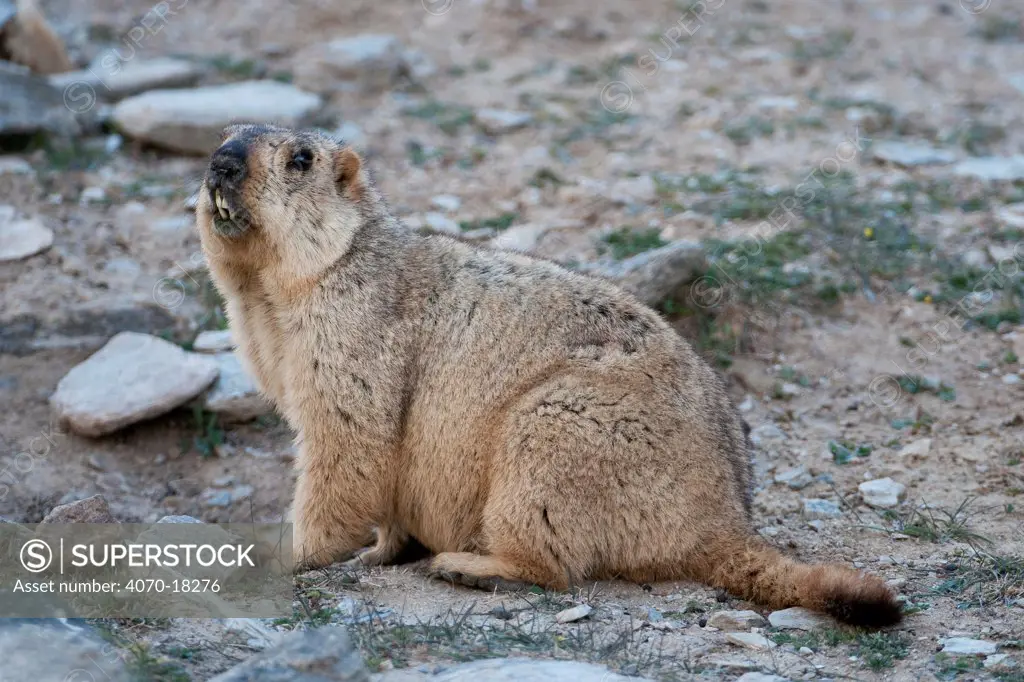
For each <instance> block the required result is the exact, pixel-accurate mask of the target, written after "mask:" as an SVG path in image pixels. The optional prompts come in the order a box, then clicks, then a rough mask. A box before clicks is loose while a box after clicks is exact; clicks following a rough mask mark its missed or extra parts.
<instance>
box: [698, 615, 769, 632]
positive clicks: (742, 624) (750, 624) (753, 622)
mask: <svg viewBox="0 0 1024 682" xmlns="http://www.w3.org/2000/svg"><path fill="white" fill-rule="evenodd" d="M708 625H710V626H711V627H713V628H718V629H719V630H724V631H726V632H739V631H745V630H749V629H750V628H759V627H763V626H764V625H765V620H764V616H762V615H761V614H760V613H757V612H756V611H715V612H714V613H712V614H711V616H710V617H709V618H708Z"/></svg>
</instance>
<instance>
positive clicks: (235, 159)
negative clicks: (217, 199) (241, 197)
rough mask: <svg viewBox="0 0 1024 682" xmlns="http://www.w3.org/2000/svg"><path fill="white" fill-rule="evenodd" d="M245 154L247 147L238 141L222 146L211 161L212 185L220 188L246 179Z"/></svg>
mask: <svg viewBox="0 0 1024 682" xmlns="http://www.w3.org/2000/svg"><path fill="white" fill-rule="evenodd" d="M245 154H246V149H245V145H244V144H242V143H241V142H239V141H238V140H231V141H230V142H226V143H224V144H223V145H221V146H220V148H219V149H218V150H217V151H215V152H214V153H213V158H212V159H211V160H210V183H211V184H212V185H213V186H215V187H219V186H220V185H222V184H224V183H229V184H237V183H238V182H240V181H241V180H242V179H243V178H244V177H245Z"/></svg>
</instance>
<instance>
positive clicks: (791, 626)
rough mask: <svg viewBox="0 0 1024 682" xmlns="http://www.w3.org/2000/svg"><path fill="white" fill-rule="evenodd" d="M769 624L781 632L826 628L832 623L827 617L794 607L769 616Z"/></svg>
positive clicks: (774, 612)
mask: <svg viewBox="0 0 1024 682" xmlns="http://www.w3.org/2000/svg"><path fill="white" fill-rule="evenodd" d="M768 622H769V623H771V625H772V627H776V628H779V629H780V630H806V631H811V630H814V629H816V628H820V627H825V626H827V625H830V624H831V623H832V621H831V619H829V618H828V617H827V616H825V615H823V614H820V613H818V612H817V611H811V610H810V609H805V608H801V607H799V606H794V607H792V608H788V609H782V610H780V611H773V612H772V613H770V614H768Z"/></svg>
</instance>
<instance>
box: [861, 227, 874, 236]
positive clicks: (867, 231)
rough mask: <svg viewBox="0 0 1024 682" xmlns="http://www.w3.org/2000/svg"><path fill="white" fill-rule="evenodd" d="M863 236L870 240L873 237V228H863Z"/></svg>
mask: <svg viewBox="0 0 1024 682" xmlns="http://www.w3.org/2000/svg"><path fill="white" fill-rule="evenodd" d="M864 236H865V237H867V238H868V239H871V238H872V237H874V236H875V228H873V227H865V228H864Z"/></svg>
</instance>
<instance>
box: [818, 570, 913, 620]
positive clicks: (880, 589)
mask: <svg viewBox="0 0 1024 682" xmlns="http://www.w3.org/2000/svg"><path fill="white" fill-rule="evenodd" d="M825 612H826V613H828V614H829V615H830V616H832V617H833V618H835V619H836V620H839V621H842V622H843V623H848V624H850V625H856V626H858V627H865V628H882V627H886V626H888V625H895V624H897V623H899V622H900V621H901V620H902V619H903V609H902V608H901V607H900V603H899V602H898V601H896V598H895V597H894V596H893V594H892V592H891V591H890V590H889V588H888V587H886V586H885V584H883V583H882V582H881V581H878V583H872V582H868V583H862V584H861V585H858V586H856V587H855V588H854V589H853V590H849V589H846V590H842V591H841V593H839V594H835V595H829V596H828V597H826V599H825Z"/></svg>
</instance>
